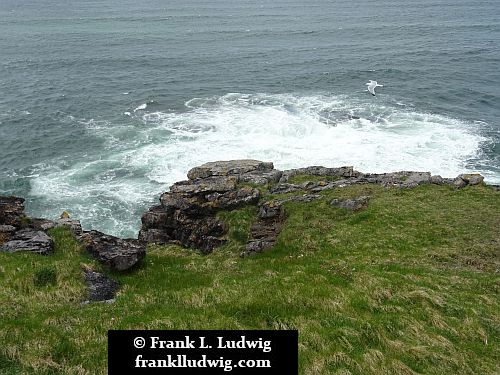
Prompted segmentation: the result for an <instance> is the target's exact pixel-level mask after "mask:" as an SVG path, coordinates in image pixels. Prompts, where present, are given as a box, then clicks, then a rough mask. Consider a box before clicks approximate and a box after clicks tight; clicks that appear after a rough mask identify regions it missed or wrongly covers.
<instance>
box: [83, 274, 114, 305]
mask: <svg viewBox="0 0 500 375" xmlns="http://www.w3.org/2000/svg"><path fill="white" fill-rule="evenodd" d="M83 272H84V277H85V283H86V284H87V290H88V297H87V298H88V300H89V301H109V300H112V299H113V298H115V295H116V292H117V291H118V289H119V287H120V284H118V282H116V281H114V280H111V279H110V278H108V277H107V276H106V275H103V274H102V273H99V272H95V271H92V270H89V269H84V270H83Z"/></svg>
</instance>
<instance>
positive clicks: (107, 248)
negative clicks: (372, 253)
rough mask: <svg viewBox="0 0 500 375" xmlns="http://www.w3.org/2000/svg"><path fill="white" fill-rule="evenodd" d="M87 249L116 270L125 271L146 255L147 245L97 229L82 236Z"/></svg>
mask: <svg viewBox="0 0 500 375" xmlns="http://www.w3.org/2000/svg"><path fill="white" fill-rule="evenodd" d="M81 239H82V241H83V244H84V246H85V250H86V251H87V252H89V253H90V254H91V255H92V256H93V257H94V258H96V259H97V260H99V261H100V262H101V263H103V264H105V265H107V266H109V267H110V268H111V269H113V270H115V271H125V270H128V269H129V268H131V267H133V266H135V265H136V264H137V263H139V262H140V261H141V260H142V259H143V258H144V256H145V255H146V248H145V245H144V244H143V243H142V242H140V241H138V240H132V239H121V238H117V237H114V236H110V235H107V234H104V233H101V232H98V231H96V230H92V231H90V232H84V233H83V235H82V236H81Z"/></svg>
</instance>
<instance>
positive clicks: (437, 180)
mask: <svg viewBox="0 0 500 375" xmlns="http://www.w3.org/2000/svg"><path fill="white" fill-rule="evenodd" d="M444 183H445V181H444V179H443V177H441V176H439V175H435V176H431V184H435V185H443V184H444Z"/></svg>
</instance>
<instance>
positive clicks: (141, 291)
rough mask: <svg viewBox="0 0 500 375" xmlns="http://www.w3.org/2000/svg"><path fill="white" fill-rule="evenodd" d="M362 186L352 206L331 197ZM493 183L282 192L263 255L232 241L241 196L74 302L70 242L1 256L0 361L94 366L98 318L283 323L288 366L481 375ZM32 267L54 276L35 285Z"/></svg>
mask: <svg viewBox="0 0 500 375" xmlns="http://www.w3.org/2000/svg"><path fill="white" fill-rule="evenodd" d="M360 194H369V195H371V196H372V199H371V201H370V204H369V207H368V209H366V210H364V211H361V212H358V213H352V212H347V211H344V210H341V209H337V208H334V207H332V206H330V205H329V204H328V202H329V200H330V199H331V198H333V197H342V196H344V197H354V196H358V195H360ZM499 207H500V194H499V193H496V192H494V191H493V189H491V188H488V187H482V186H481V187H473V188H466V189H463V190H460V191H457V190H453V189H452V188H450V187H438V186H423V187H419V188H416V189H412V190H398V189H384V188H381V187H378V186H354V187H350V188H346V189H343V190H336V191H332V192H328V193H326V194H325V198H324V199H323V200H320V201H317V202H313V203H309V204H299V203H289V204H287V206H286V209H287V213H288V216H289V217H288V220H287V224H286V226H285V228H284V230H283V232H282V233H281V235H280V237H279V241H278V244H277V245H276V246H275V248H273V249H272V250H271V251H268V252H267V253H264V254H260V255H256V256H252V257H248V258H245V259H241V258H239V257H238V254H239V252H240V250H241V247H242V246H243V244H244V243H245V241H246V238H247V235H248V228H249V226H250V224H251V223H252V221H253V220H255V217H256V216H255V215H256V212H255V208H252V207H248V208H245V209H242V210H239V211H235V212H231V213H224V214H223V215H222V216H223V217H224V218H225V219H226V220H228V222H230V225H231V229H230V233H229V238H230V239H231V241H230V242H229V243H228V245H226V246H225V247H224V248H222V249H219V250H217V251H216V252H214V253H213V254H211V255H209V256H202V255H199V254H197V253H195V252H193V251H190V250H186V249H182V248H179V247H175V246H168V247H153V248H150V249H149V252H148V256H147V258H146V261H145V262H144V264H143V265H142V266H141V267H139V268H138V269H136V270H134V271H133V272H131V273H129V274H125V275H112V276H113V277H115V278H117V279H118V280H119V281H120V282H121V283H122V284H123V287H122V289H121V291H120V293H119V296H118V298H117V300H116V302H115V303H114V304H101V303H93V304H90V305H80V303H79V301H80V300H81V298H82V295H83V293H84V284H83V279H82V274H81V268H80V267H81V264H82V263H85V264H90V265H92V266H93V267H94V268H99V266H98V265H97V264H96V263H95V262H93V261H92V260H90V259H89V258H88V257H86V256H85V255H83V254H82V253H81V249H80V248H79V247H78V245H77V244H76V243H75V242H74V241H73V240H72V238H71V236H70V235H69V233H68V232H67V231H66V230H63V229H58V230H54V231H53V232H52V233H51V234H52V236H53V237H54V238H55V240H56V243H57V248H56V254H55V255H54V256H51V257H42V256H37V255H33V254H13V255H12V254H3V253H0V373H2V374H3V373H6V374H18V373H41V374H44V373H47V374H49V373H50V374H51V373H54V374H58V373H67V374H94V373H105V369H106V350H107V349H106V348H107V346H106V342H107V339H106V331H107V330H108V329H133V328H136V329H183V328H186V329H196V328H199V329H239V328H250V329H287V328H292V329H298V330H299V334H300V336H299V341H300V343H299V358H300V359H299V361H300V370H301V371H300V373H301V374H302V373H303V374H334V373H338V374H349V373H351V374H386V373H387V374H413V373H425V374H493V373H499V372H500V367H499V365H498V363H500V346H499V333H500V332H499V331H500V313H499V311H500V301H499V293H498V292H499V281H500V278H499V276H498V269H499V262H500V233H499V231H498V228H500V209H499ZM47 267H49V268H50V267H53V268H55V269H56V273H57V285H56V286H53V285H48V286H36V285H35V283H34V277H35V274H38V273H39V271H40V270H42V269H46V268H47Z"/></svg>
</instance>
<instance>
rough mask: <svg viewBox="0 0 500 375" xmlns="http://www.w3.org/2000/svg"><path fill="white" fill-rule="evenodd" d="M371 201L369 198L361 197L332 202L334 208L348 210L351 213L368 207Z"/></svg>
mask: <svg viewBox="0 0 500 375" xmlns="http://www.w3.org/2000/svg"><path fill="white" fill-rule="evenodd" d="M369 200H370V197H368V196H361V197H358V198H354V199H343V200H341V199H334V200H332V201H331V202H330V204H331V205H332V206H335V207H338V208H345V209H347V210H351V211H358V210H360V209H362V208H365V207H366V206H367V205H368V201H369Z"/></svg>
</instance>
